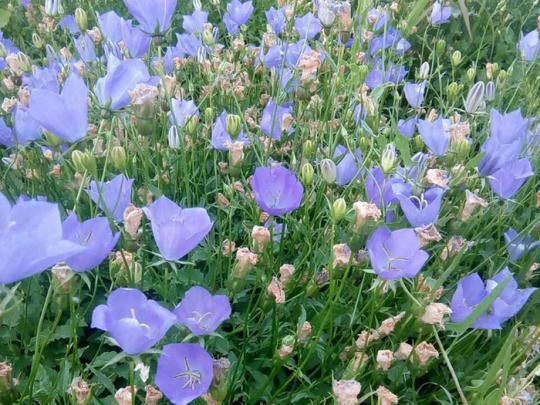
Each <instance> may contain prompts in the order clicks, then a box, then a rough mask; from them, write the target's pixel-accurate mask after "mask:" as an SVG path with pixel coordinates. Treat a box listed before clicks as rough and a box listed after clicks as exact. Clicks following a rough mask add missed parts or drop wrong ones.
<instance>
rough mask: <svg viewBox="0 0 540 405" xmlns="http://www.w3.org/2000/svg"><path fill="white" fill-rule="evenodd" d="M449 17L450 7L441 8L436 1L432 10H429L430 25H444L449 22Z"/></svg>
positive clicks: (437, 0)
mask: <svg viewBox="0 0 540 405" xmlns="http://www.w3.org/2000/svg"><path fill="white" fill-rule="evenodd" d="M451 16H452V7H451V6H443V5H442V4H441V2H440V1H439V0H436V1H435V2H434V3H433V8H432V9H431V25H441V24H446V23H447V22H449V21H450V17H451Z"/></svg>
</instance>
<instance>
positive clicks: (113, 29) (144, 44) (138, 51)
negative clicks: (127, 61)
mask: <svg viewBox="0 0 540 405" xmlns="http://www.w3.org/2000/svg"><path fill="white" fill-rule="evenodd" d="M97 19H98V22H99V27H100V29H101V32H103V35H104V36H105V38H106V39H107V41H108V45H110V46H111V47H112V49H111V52H112V53H113V54H114V55H115V56H116V57H118V58H121V57H122V56H123V55H122V51H121V49H120V45H119V43H120V42H121V43H122V44H123V45H124V46H125V48H126V49H127V50H128V51H129V54H130V55H131V57H133V58H140V57H142V56H144V55H146V53H147V52H148V49H149V48H150V42H151V40H152V38H151V37H150V35H148V34H146V33H144V32H143V31H141V30H140V29H139V28H138V27H134V26H133V23H132V22H131V20H127V21H126V20H124V19H123V18H122V17H120V16H119V15H118V14H116V13H115V12H114V11H109V12H107V13H105V14H101V15H100V14H98V15H97Z"/></svg>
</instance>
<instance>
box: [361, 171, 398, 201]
mask: <svg viewBox="0 0 540 405" xmlns="http://www.w3.org/2000/svg"><path fill="white" fill-rule="evenodd" d="M392 182H393V180H392V179H385V178H384V174H383V171H382V170H381V169H380V168H378V167H374V168H373V169H371V170H370V171H369V172H368V174H367V176H366V194H367V196H368V199H369V202H371V203H373V204H376V205H377V207H379V208H382V207H386V206H388V205H389V204H390V203H392V202H393V201H395V199H396V196H395V194H394V191H393V190H392Z"/></svg>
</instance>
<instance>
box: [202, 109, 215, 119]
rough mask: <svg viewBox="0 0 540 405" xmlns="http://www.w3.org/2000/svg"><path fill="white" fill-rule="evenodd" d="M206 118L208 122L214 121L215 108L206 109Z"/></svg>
mask: <svg viewBox="0 0 540 405" xmlns="http://www.w3.org/2000/svg"><path fill="white" fill-rule="evenodd" d="M204 120H205V121H206V122H212V121H213V120H214V109H213V108H212V107H207V108H205V110H204Z"/></svg>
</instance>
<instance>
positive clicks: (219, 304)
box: [173, 286, 231, 336]
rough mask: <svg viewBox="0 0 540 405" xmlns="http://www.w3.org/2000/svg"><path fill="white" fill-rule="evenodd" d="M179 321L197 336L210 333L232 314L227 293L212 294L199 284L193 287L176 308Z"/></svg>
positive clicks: (175, 311) (175, 312)
mask: <svg viewBox="0 0 540 405" xmlns="http://www.w3.org/2000/svg"><path fill="white" fill-rule="evenodd" d="M173 312H174V314H175V315H176V319H177V321H178V323H181V324H182V325H184V326H186V327H188V328H189V330H190V331H191V333H193V334H194V335H195V336H203V335H209V334H210V333H212V332H214V331H215V330H216V329H217V328H218V327H219V325H221V323H222V322H223V321H225V320H227V319H229V316H230V315H231V304H230V303H229V298H228V297H227V296H226V295H212V294H210V292H209V291H208V290H207V289H205V288H203V287H199V286H195V287H191V288H190V289H189V290H188V291H187V292H186V294H185V295H184V298H183V299H182V301H180V303H179V304H178V305H177V306H176V308H175V309H174V311H173Z"/></svg>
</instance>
